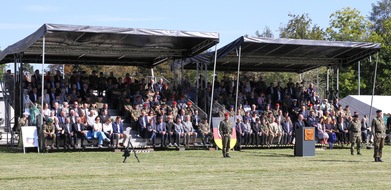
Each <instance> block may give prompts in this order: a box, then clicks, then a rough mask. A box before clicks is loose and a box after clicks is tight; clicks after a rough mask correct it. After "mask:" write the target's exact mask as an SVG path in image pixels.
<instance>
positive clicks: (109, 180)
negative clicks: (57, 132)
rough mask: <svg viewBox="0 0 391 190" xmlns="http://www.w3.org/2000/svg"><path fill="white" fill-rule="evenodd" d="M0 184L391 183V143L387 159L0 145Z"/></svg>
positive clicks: (343, 152)
mask: <svg viewBox="0 0 391 190" xmlns="http://www.w3.org/2000/svg"><path fill="white" fill-rule="evenodd" d="M0 151H1V152H0V158H1V159H0V160H1V164H0V189H7V190H8V189H242V190H245V189H389V188H390V185H391V180H390V179H391V178H390V176H391V147H390V146H386V147H385V149H384V155H383V160H384V161H385V162H383V163H375V162H373V158H372V154H373V150H362V153H363V155H362V156H357V155H355V156H352V155H350V151H349V149H333V150H323V151H322V150H317V151H316V156H315V157H304V158H303V157H293V156H292V155H293V150H292V149H259V150H244V151H242V152H231V157H232V158H230V159H229V158H223V157H222V155H221V152H220V151H206V150H193V151H180V152H179V151H155V152H150V153H139V154H138V156H139V158H140V161H141V163H137V160H136V159H135V158H134V156H133V154H132V156H131V157H129V158H128V160H127V163H122V160H123V157H122V153H115V152H71V153H69V152H68V153H44V154H42V153H41V154H37V153H27V154H23V153H10V152H7V151H6V149H5V148H1V149H0Z"/></svg>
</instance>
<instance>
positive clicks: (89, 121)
mask: <svg viewBox="0 0 391 190" xmlns="http://www.w3.org/2000/svg"><path fill="white" fill-rule="evenodd" d="M97 116H98V113H97V112H96V111H95V110H90V112H89V114H88V115H87V116H86V117H87V126H88V127H92V126H93V125H94V124H95V118H96V117H97Z"/></svg>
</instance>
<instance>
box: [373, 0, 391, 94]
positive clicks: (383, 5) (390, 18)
mask: <svg viewBox="0 0 391 190" xmlns="http://www.w3.org/2000/svg"><path fill="white" fill-rule="evenodd" d="M390 7H391V0H380V1H378V2H377V3H374V4H372V12H371V13H370V16H369V20H370V21H371V22H372V23H373V25H372V31H373V32H372V34H371V36H370V40H371V41H373V42H379V43H381V44H382V50H381V51H380V53H379V64H378V67H379V68H378V73H377V74H378V75H377V78H376V88H375V93H376V94H381V95H390V94H391V88H390V86H391V81H390V80H389V76H390V74H391V9H390Z"/></svg>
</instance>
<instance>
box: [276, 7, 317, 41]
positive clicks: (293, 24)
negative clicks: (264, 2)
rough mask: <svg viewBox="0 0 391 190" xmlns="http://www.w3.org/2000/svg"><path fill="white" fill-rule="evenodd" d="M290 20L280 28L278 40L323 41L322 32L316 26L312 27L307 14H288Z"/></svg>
mask: <svg viewBox="0 0 391 190" xmlns="http://www.w3.org/2000/svg"><path fill="white" fill-rule="evenodd" d="M288 16H289V17H291V19H290V20H289V21H288V23H287V24H286V25H285V26H282V27H280V29H279V30H280V38H293V39H312V40H322V39H324V31H323V29H321V28H320V27H319V26H317V25H313V26H312V19H311V18H310V17H309V16H308V14H307V13H306V14H302V15H295V14H288Z"/></svg>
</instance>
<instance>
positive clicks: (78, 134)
mask: <svg viewBox="0 0 391 190" xmlns="http://www.w3.org/2000/svg"><path fill="white" fill-rule="evenodd" d="M84 130H85V126H84V124H83V123H81V119H80V117H76V123H74V124H73V126H72V131H73V137H74V138H73V144H74V148H76V144H77V138H80V139H81V140H80V144H81V147H83V148H85V146H84V139H86V133H85V131H84Z"/></svg>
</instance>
